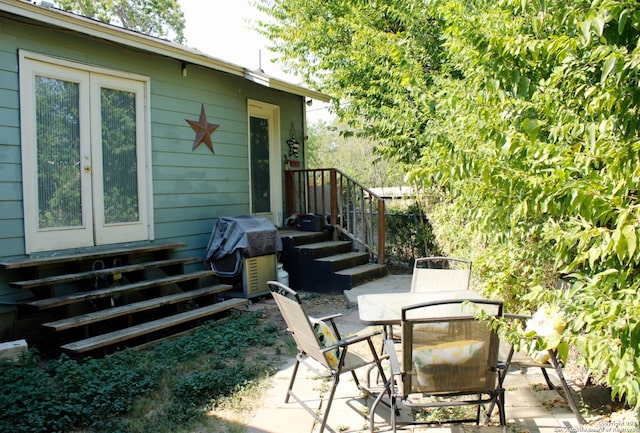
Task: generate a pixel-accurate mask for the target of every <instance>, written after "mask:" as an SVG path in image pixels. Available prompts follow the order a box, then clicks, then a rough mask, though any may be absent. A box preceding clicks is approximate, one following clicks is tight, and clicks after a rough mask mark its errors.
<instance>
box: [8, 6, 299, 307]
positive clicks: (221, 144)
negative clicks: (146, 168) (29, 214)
mask: <svg viewBox="0 0 640 433" xmlns="http://www.w3.org/2000/svg"><path fill="white" fill-rule="evenodd" d="M21 49H24V50H28V51H31V52H35V53H41V54H45V55H50V56H55V57H58V58H62V59H65V60H69V61H73V62H78V63H81V64H84V65H92V66H98V67H103V68H108V69H113V70H117V71H125V72H131V73H135V74H138V75H143V76H146V77H149V78H150V106H151V109H150V113H151V125H150V128H151V129H150V135H151V147H152V156H151V164H152V188H153V206H154V207H153V214H154V226H155V230H154V231H155V239H156V240H159V241H180V242H186V243H187V244H188V246H187V247H186V248H185V249H184V250H182V251H180V254H181V255H184V256H193V255H195V256H199V257H202V258H204V253H205V248H206V244H207V242H208V240H209V236H210V233H211V229H212V228H213V225H214V223H215V220H216V218H218V217H220V216H229V215H240V214H247V213H248V212H249V169H248V166H249V161H248V148H247V142H248V137H247V130H248V125H247V99H255V100H259V101H263V102H266V103H270V104H274V105H278V106H279V107H280V126H281V131H280V136H281V141H282V143H281V146H282V152H281V153H282V155H285V154H288V151H289V149H288V146H287V144H286V140H287V139H288V138H289V136H290V131H291V124H292V122H293V124H294V125H295V129H296V131H297V134H299V135H300V136H301V135H302V133H303V124H302V122H303V107H304V98H303V97H302V96H297V95H293V94H287V93H285V92H281V91H277V90H273V89H269V88H266V87H264V86H261V85H259V84H256V83H253V82H250V81H248V80H246V79H243V78H241V77H235V76H232V75H230V74H226V73H222V72H217V71H213V70H209V69H206V68H203V67H198V66H194V65H187V76H186V77H183V76H182V73H181V62H180V61H178V60H175V59H170V58H166V57H161V56H158V55H154V54H153V53H148V52H141V51H136V50H133V49H129V48H126V47H121V46H118V45H116V44H113V43H107V42H104V41H102V40H98V39H93V38H90V37H88V36H83V35H78V34H74V33H72V32H69V31H62V30H60V31H46V32H44V31H39V30H38V28H37V27H36V26H35V25H31V24H30V25H26V24H21V23H19V22H17V21H13V20H9V19H6V18H4V17H0V259H8V258H14V257H15V258H19V257H22V256H24V253H25V250H24V227H23V207H22V171H21V170H22V167H21V151H20V112H19V76H18V58H19V57H18V52H19V50H21ZM202 104H204V106H205V110H206V114H207V119H208V121H209V122H210V123H215V124H219V125H220V127H219V128H218V129H217V130H216V131H215V132H214V133H213V134H212V136H211V137H212V141H213V144H214V149H215V154H212V153H211V152H210V151H209V149H208V148H207V147H206V146H205V145H204V144H201V145H200V146H199V147H198V148H197V149H195V150H194V151H192V146H193V140H194V137H195V133H194V132H193V130H192V129H191V127H190V126H189V125H188V124H187V122H186V121H185V119H190V120H197V119H198V118H199V115H200V107H201V105H202ZM298 139H299V140H301V137H298ZM196 266H197V265H196ZM9 277H10V276H8V275H4V274H2V272H1V271H0V302H2V301H7V300H14V299H18V298H20V296H23V294H21V293H17V292H15V291H12V290H11V289H9V288H8V286H7V284H6V282H7V279H8V278H9ZM3 308H4V310H3ZM3 311H6V307H2V306H0V313H2V312H3Z"/></svg>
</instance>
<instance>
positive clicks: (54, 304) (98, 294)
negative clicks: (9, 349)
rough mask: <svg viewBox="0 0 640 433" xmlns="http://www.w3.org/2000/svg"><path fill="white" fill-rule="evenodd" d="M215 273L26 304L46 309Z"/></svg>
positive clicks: (158, 280) (188, 275)
mask: <svg viewBox="0 0 640 433" xmlns="http://www.w3.org/2000/svg"><path fill="white" fill-rule="evenodd" d="M213 275H215V272H214V271H199V272H194V273H189V274H179V275H170V276H168V277H163V278H157V279H154V280H145V281H140V282H137V283H132V284H125V285H122V286H115V287H107V288H104V289H97V290H91V291H88V292H77V293H72V294H70V295H63V296H56V297H51V298H44V299H38V300H36V301H31V302H28V303H27V304H26V305H28V306H30V307H35V308H38V309H40V310H44V309H47V308H53V307H58V306H60V305H66V304H72V303H74V302H81V301H89V300H91V299H97V298H104V297H107V296H112V295H115V294H118V293H124V292H129V291H133V290H141V289H146V288H150V287H159V286H162V285H167V284H172V283H178V282H181V281H188V280H194V279H197V278H203V277H208V276H213Z"/></svg>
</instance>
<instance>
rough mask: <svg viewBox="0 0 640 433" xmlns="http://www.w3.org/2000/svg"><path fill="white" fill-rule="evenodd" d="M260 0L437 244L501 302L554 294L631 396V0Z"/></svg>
mask: <svg viewBox="0 0 640 433" xmlns="http://www.w3.org/2000/svg"><path fill="white" fill-rule="evenodd" d="M259 3H260V6H259V7H261V8H262V9H263V10H264V11H265V12H267V13H269V14H270V15H271V17H272V18H273V20H271V21H269V22H265V23H263V25H262V30H263V31H264V32H265V34H267V35H268V36H269V37H270V38H271V40H272V41H273V43H274V49H278V50H279V52H280V53H282V60H283V62H286V63H287V64H288V65H289V66H290V68H291V69H292V70H294V71H297V72H298V73H302V74H303V75H304V76H305V77H306V78H307V79H308V80H309V82H310V83H312V84H314V85H316V86H318V88H320V89H321V90H323V91H325V92H328V93H329V94H332V95H333V96H334V97H335V98H336V99H337V101H338V103H337V113H338V114H339V115H340V116H342V117H343V118H344V119H346V120H347V121H349V122H350V123H351V125H352V126H358V127H360V129H361V130H362V131H363V133H365V134H368V135H369V136H372V137H375V138H376V139H378V141H379V142H380V143H381V148H380V151H381V152H383V153H384V154H385V155H387V156H389V157H392V158H395V159H396V160H397V161H399V162H402V163H404V164H406V165H407V167H408V169H409V170H410V172H411V176H412V177H411V178H412V180H413V181H414V182H415V183H416V184H418V185H420V186H421V187H422V188H423V189H424V191H426V192H428V193H430V195H429V197H431V200H432V203H431V204H432V206H431V212H430V219H431V220H432V221H433V222H434V227H435V228H436V230H439V235H440V239H439V243H440V244H441V245H445V244H446V243H447V242H448V243H449V245H448V246H449V247H450V249H449V250H448V252H449V253H452V254H456V253H460V252H461V251H466V252H468V253H469V254H468V256H473V258H474V261H475V263H476V264H477V266H476V265H475V264H474V268H476V269H477V270H478V271H479V275H480V277H481V280H482V282H483V284H484V289H485V290H487V291H488V292H489V293H492V294H494V295H495V296H500V297H502V298H504V299H506V300H507V301H508V302H509V308H510V309H511V310H519V309H528V310H532V309H534V308H536V307H537V306H538V305H540V304H542V303H544V302H551V303H555V304H559V305H561V306H562V307H563V309H564V311H565V312H566V313H567V314H568V316H569V318H570V326H569V328H568V330H567V331H566V335H565V337H566V338H567V339H568V340H569V342H570V343H572V344H574V345H575V346H576V347H577V348H578V350H579V351H580V353H581V355H582V359H584V362H585V363H586V365H587V367H588V368H589V371H590V373H591V374H592V375H593V376H594V377H597V378H599V379H601V380H602V381H604V382H605V383H607V384H609V385H610V386H611V387H612V390H613V395H614V396H624V397H625V398H627V401H628V402H630V403H632V404H634V405H635V406H636V409H638V408H640V379H639V378H640V320H639V318H640V302H639V300H638V293H639V290H640V273H639V272H638V271H639V262H640V245H639V239H640V231H639V229H640V206H639V203H638V185H639V184H640V164H638V161H639V157H640V139H639V138H640V134H639V121H640V119H639V118H638V114H639V113H638V108H639V107H638V104H639V103H640V87H639V84H640V83H639V82H638V81H639V77H640V75H639V72H640V47H639V42H640V3H638V2H637V1H635V0H591V1H585V0H565V1H550V0H428V1H426V2H425V1H415V0H380V1H376V2H362V1H358V0H343V1H332V2H325V1H321V0H259ZM470 246H473V249H472V250H471V249H469V248H470ZM559 278H562V279H563V280H564V281H567V282H568V283H569V284H570V288H569V289H567V290H555V289H554V288H555V286H556V283H557V281H558V279H559Z"/></svg>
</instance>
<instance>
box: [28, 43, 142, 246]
mask: <svg viewBox="0 0 640 433" xmlns="http://www.w3.org/2000/svg"><path fill="white" fill-rule="evenodd" d="M19 61H20V111H21V128H20V129H21V148H22V154H23V156H22V160H23V164H22V180H23V200H24V224H25V253H27V254H29V253H32V252H37V251H47V250H59V249H67V248H77V247H86V246H93V245H101V244H110V243H119V242H131V241H138V240H147V239H149V240H151V239H153V237H154V233H153V231H154V225H153V199H152V194H153V191H152V188H151V186H152V179H151V173H152V169H151V145H150V143H151V131H150V129H151V128H150V119H151V113H150V104H149V96H148V95H149V91H150V79H149V78H148V77H144V76H142V75H137V74H131V73H126V72H121V71H114V70H110V69H106V68H101V67H95V66H89V65H84V64H80V63H77V62H71V61H68V60H64V59H58V58H55V57H52V56H45V55H42V54H38V53H33V52H29V51H25V50H20V52H19ZM36 73H39V74H42V75H46V76H50V77H53V78H58V79H61V80H64V81H72V82H78V83H79V84H80V85H81V89H80V104H81V105H80V110H79V112H80V113H81V116H87V117H86V118H85V117H81V118H80V136H81V138H80V146H81V149H80V152H81V154H80V158H81V171H80V176H81V201H82V222H83V225H82V227H77V228H76V227H73V228H68V227H64V228H60V229H51V228H47V229H40V228H39V217H38V186H37V179H36V174H35V173H36V169H37V152H36V131H35V128H34V127H32V126H33V125H35V124H36V118H35V106H36V104H35V87H34V84H35V76H36ZM106 83H108V85H109V86H110V87H113V88H120V89H123V90H125V89H126V90H130V91H133V92H135V93H136V115H137V120H136V124H137V125H139V128H138V130H137V142H138V145H137V150H138V152H137V170H138V171H139V176H138V195H139V203H138V204H139V217H140V218H139V221H138V222H137V223H135V224H115V225H112V227H109V226H108V225H105V224H104V218H103V216H102V213H103V209H104V206H103V203H102V198H101V197H102V196H103V194H102V178H101V156H102V153H101V147H100V146H101V131H100V127H99V126H100V110H99V100H100V97H99V94H100V85H101V84H106ZM89 115H91V116H92V118H89V117H88V116H89ZM95 122H98V123H97V124H96V123H95ZM26 125H31V127H27V126H26ZM96 125H97V126H96ZM85 168H86V170H85ZM93 197H100V199H98V200H96V201H95V202H94V203H92V200H93Z"/></svg>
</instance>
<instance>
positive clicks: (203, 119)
mask: <svg viewBox="0 0 640 433" xmlns="http://www.w3.org/2000/svg"><path fill="white" fill-rule="evenodd" d="M184 120H186V121H187V123H188V124H189V125H191V128H192V129H193V130H194V131H195V132H196V139H195V140H194V141H193V148H192V149H191V151H192V152H193V151H194V150H196V147H198V146H200V144H201V143H203V142H204V144H206V145H207V147H208V148H209V150H211V153H216V152H215V150H213V143H212V142H211V133H212V132H213V131H215V130H216V129H218V127H220V125H214V124H213V123H209V122H207V115H206V113H205V112H204V104H202V108H201V109H200V119H199V120H198V121H197V122H196V121H194V120H188V119H184Z"/></svg>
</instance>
